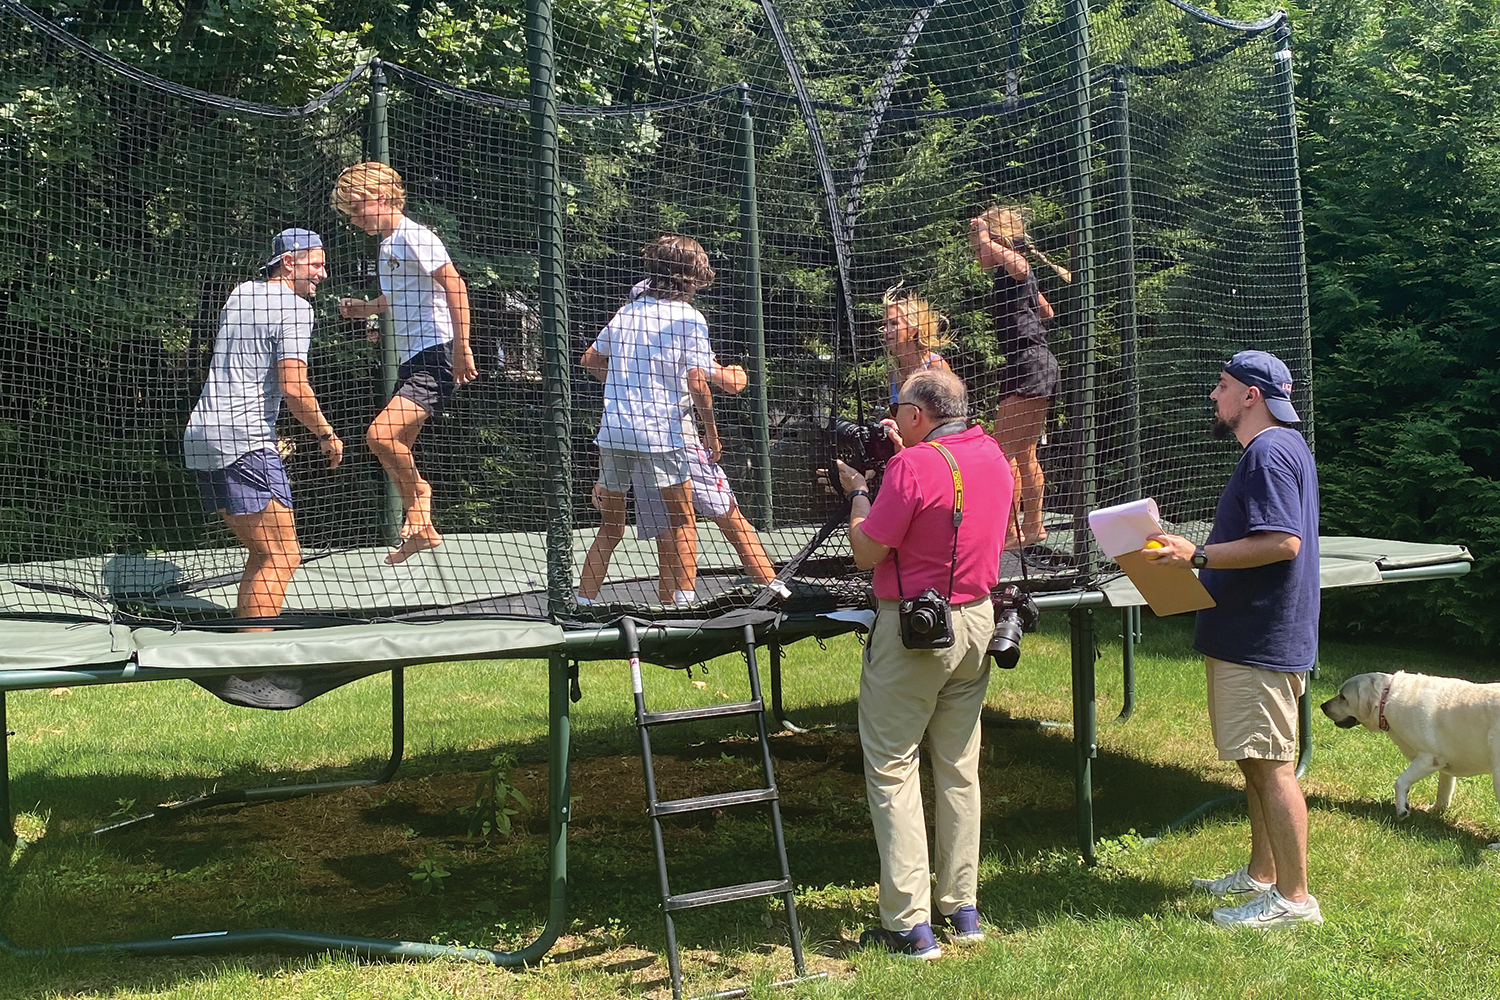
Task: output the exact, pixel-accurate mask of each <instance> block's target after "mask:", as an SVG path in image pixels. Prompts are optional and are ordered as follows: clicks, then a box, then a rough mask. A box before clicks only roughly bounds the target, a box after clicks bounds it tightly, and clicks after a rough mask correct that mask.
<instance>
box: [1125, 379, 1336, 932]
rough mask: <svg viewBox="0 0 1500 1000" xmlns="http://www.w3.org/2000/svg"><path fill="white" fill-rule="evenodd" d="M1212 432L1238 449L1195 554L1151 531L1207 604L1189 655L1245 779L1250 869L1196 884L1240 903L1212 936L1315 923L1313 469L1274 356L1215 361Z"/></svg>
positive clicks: (1181, 541) (1220, 742)
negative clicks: (1301, 770) (1220, 364)
mask: <svg viewBox="0 0 1500 1000" xmlns="http://www.w3.org/2000/svg"><path fill="white" fill-rule="evenodd" d="M1209 398H1210V399H1212V400H1213V403H1214V424H1213V432H1214V437H1216V438H1223V437H1229V436H1231V435H1233V436H1234V438H1235V439H1236V440H1238V441H1239V443H1240V445H1241V446H1242V447H1243V448H1244V449H1245V451H1244V454H1242V455H1241V456H1240V460H1239V464H1238V465H1237V466H1236V467H1235V470H1234V474H1233V475H1232V476H1231V477H1230V479H1229V484H1228V485H1227V486H1226V487H1225V488H1224V492H1223V494H1222V495H1221V496H1220V497H1219V506H1218V508H1217V509H1216V510H1215V512H1214V525H1213V529H1212V530H1211V531H1210V532H1209V534H1208V538H1207V540H1206V541H1205V542H1204V543H1203V544H1201V545H1199V544H1195V543H1194V542H1193V541H1191V540H1190V539H1187V538H1184V537H1183V536H1181V535H1166V534H1162V535H1155V536H1153V539H1152V540H1154V541H1157V542H1159V543H1161V545H1162V548H1159V549H1157V548H1152V549H1143V550H1142V554H1143V555H1144V556H1145V557H1146V558H1147V559H1149V560H1152V561H1154V562H1155V563H1157V564H1158V565H1164V566H1192V567H1194V568H1195V569H1198V570H1199V571H1200V572H1199V579H1200V580H1201V581H1202V582H1203V586H1204V587H1205V588H1207V589H1208V592H1209V594H1211V595H1212V596H1213V599H1214V601H1215V602H1216V606H1215V607H1212V608H1209V609H1207V610H1204V611H1199V612H1198V621H1197V629H1196V632H1195V635H1194V639H1193V647H1194V648H1195V649H1197V650H1198V652H1200V653H1202V654H1203V656H1204V659H1205V661H1206V662H1207V666H1208V718H1209V724H1210V726H1211V728H1212V729H1213V734H1214V744H1215V745H1216V747H1217V748H1218V751H1219V759H1220V760H1232V761H1235V762H1236V763H1237V764H1238V765H1239V768H1240V771H1241V773H1243V774H1244V776H1245V796H1246V799H1247V802H1248V805H1249V811H1250V860H1249V862H1248V863H1246V864H1245V865H1242V866H1241V867H1239V868H1238V869H1236V870H1235V871H1232V872H1230V873H1229V874H1227V875H1223V876H1220V877H1219V878H1212V879H1209V878H1199V879H1194V880H1193V887H1194V888H1196V889H1201V890H1203V891H1206V892H1208V893H1209V894H1211V895H1213V896H1216V897H1226V896H1228V897H1237V899H1238V900H1239V901H1240V905H1231V906H1226V907H1223V908H1220V909H1216V910H1214V911H1213V919H1214V923H1216V924H1218V925H1219V926H1221V927H1254V928H1272V927H1284V926H1290V925H1295V924H1299V923H1315V924H1320V923H1322V922H1323V915H1322V912H1321V911H1320V910H1319V907H1318V901H1317V899H1316V898H1314V897H1313V896H1312V895H1310V894H1309V893H1308V891H1307V800H1306V799H1305V798H1304V797H1303V794H1302V787H1301V785H1299V784H1298V783H1297V775H1296V759H1297V723H1298V700H1299V699H1300V698H1301V697H1302V695H1303V694H1304V693H1305V692H1306V690H1307V673H1308V671H1309V670H1311V669H1312V667H1313V663H1314V661H1315V660H1316V659H1317V652H1318V612H1319V607H1320V592H1319V589H1318V588H1319V584H1318V471H1317V467H1316V465H1315V464H1314V463H1313V456H1312V452H1311V451H1310V450H1309V449H1308V447H1307V442H1306V440H1304V439H1303V437H1302V435H1301V434H1300V433H1298V432H1297V430H1296V429H1295V428H1294V427H1293V426H1292V425H1294V424H1297V423H1300V422H1301V420H1300V418H1299V417H1298V416H1297V411H1296V409H1295V408H1293V406H1292V375H1291V372H1290V371H1288V370H1287V366H1286V365H1285V364H1283V363H1282V361H1281V359H1280V358H1278V357H1276V356H1275V355H1274V354H1267V353H1266V352H1265V351H1241V352H1239V353H1238V354H1236V355H1235V356H1234V357H1232V358H1230V359H1229V360H1228V361H1227V362H1225V363H1224V370H1223V371H1222V372H1221V373H1220V375H1219V384H1218V386H1217V387H1216V388H1215V389H1214V391H1213V392H1212V393H1211V394H1210V396H1209Z"/></svg>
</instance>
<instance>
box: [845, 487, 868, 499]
mask: <svg viewBox="0 0 1500 1000" xmlns="http://www.w3.org/2000/svg"><path fill="white" fill-rule="evenodd" d="M844 496H846V497H848V498H849V499H850V500H853V499H854V498H855V497H866V498H868V497H869V496H870V491H869V490H867V489H865V488H863V487H861V488H859V489H857V490H850V491H849V492H848V493H845V494H844Z"/></svg>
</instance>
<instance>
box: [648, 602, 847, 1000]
mask: <svg viewBox="0 0 1500 1000" xmlns="http://www.w3.org/2000/svg"><path fill="white" fill-rule="evenodd" d="M744 628H745V631H744V635H745V662H746V666H747V668H748V671H749V676H750V700H749V701H744V702H732V703H728V704H723V705H711V706H708V707H706V708H681V709H672V710H670V711H664V712H650V711H647V710H646V698H645V694H644V692H643V690H642V683H641V656H640V649H641V647H640V639H639V637H638V636H637V634H636V627H635V622H634V621H633V620H631V619H629V618H625V619H622V620H621V622H620V631H621V634H622V636H623V638H624V640H625V649H626V653H627V655H628V656H629V657H630V682H631V687H632V689H633V690H634V692H635V720H636V728H637V730H638V731H639V732H640V737H641V761H642V764H643V765H644V768H645V778H646V814H647V816H649V817H650V820H651V840H652V844H653V846H654V847H655V848H656V872H657V876H658V878H659V879H660V881H661V905H662V916H663V918H664V919H665V921H666V928H667V964H668V966H669V967H670V969H671V972H672V997H673V1000H682V963H681V960H680V958H679V956H678V953H677V927H676V924H675V923H674V922H673V915H674V914H676V913H678V912H679V911H682V910H689V909H694V908H696V907H700V906H715V905H718V904H719V903H729V902H733V901H735V900H739V899H757V898H760V897H763V896H780V897H782V899H783V900H784V901H785V902H786V915H787V924H788V926H789V928H790V931H791V945H792V962H793V964H794V965H795V967H796V972H797V974H796V977H795V978H792V979H788V980H785V981H783V982H779V983H775V984H773V985H776V986H786V985H791V984H793V983H798V982H803V981H805V980H808V979H821V978H823V975H822V974H820V975H817V976H809V975H808V973H807V963H806V961H805V960H804V958H803V954H802V932H801V929H800V928H799V927H798V924H797V901H796V898H795V895H794V886H793V884H792V877H791V872H790V870H789V868H788V867H787V859H786V838H785V836H784V834H783V832H782V826H781V801H780V797H779V795H778V792H777V789H776V778H775V774H774V770H773V766H772V763H771V744H770V740H769V738H768V734H767V732H766V706H765V699H764V698H763V697H762V695H761V689H760V671H759V670H758V669H757V667H756V662H755V650H756V641H755V628H754V626H752V625H746V626H745V627H744ZM737 715H753V716H754V717H755V723H756V729H757V732H758V733H759V736H760V748H761V769H762V773H763V775H764V777H765V785H764V787H761V788H750V789H745V790H743V791H737V792H724V793H720V794H717V795H699V796H695V797H693V798H687V799H672V800H662V799H659V798H657V794H656V771H655V766H654V764H653V763H652V758H651V730H652V729H653V728H654V727H656V726H662V725H670V724H672V723H679V722H689V721H694V720H698V719H716V718H725V717H729V716H737ZM758 802H764V803H766V804H767V805H768V806H769V807H770V811H771V830H772V833H773V835H774V837H775V841H776V856H777V861H778V862H779V864H780V866H781V871H780V877H779V878H774V879H767V880H765V881H761V882H746V883H743V884H741V885H728V886H721V887H718V888H714V889H702V890H699V891H697V892H684V893H673V892H672V889H671V882H670V880H669V878H668V875H667V855H666V850H665V847H664V845H663V840H662V826H661V819H662V817H663V816H679V815H683V814H685V813H701V812H710V811H713V810H716V809H727V808H729V807H730V806H738V805H747V804H751V803H758ZM747 992H748V989H735V990H726V991H724V992H721V993H714V994H712V996H713V997H736V996H744V995H745V994H746V993H747Z"/></svg>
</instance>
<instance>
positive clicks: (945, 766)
mask: <svg viewBox="0 0 1500 1000" xmlns="http://www.w3.org/2000/svg"><path fill="white" fill-rule="evenodd" d="M896 606H897V602H896V601H881V602H880V611H879V614H878V615H877V616H876V618H875V628H874V631H873V632H872V633H871V635H870V641H869V644H868V645H867V646H866V647H865V660H864V669H863V671H862V672H861V673H860V679H859V741H860V745H861V747H862V748H863V749H864V758H865V793H866V795H867V797H868V799H869V803H870V819H871V821H872V823H873V825H874V827H875V845H876V847H877V848H878V849H879V851H880V922H881V924H882V925H883V926H884V927H886V928H887V929H889V930H895V931H905V930H911V928H912V927H914V926H916V925H917V924H919V923H922V922H923V921H930V920H931V919H932V899H931V893H932V870H931V868H930V867H929V865H928V859H927V824H926V822H925V820H924V818H923V813H922V786H921V781H920V779H919V777H918V773H917V764H918V759H919V755H918V747H919V745H920V744H921V742H922V734H923V733H924V732H925V733H926V734H927V738H928V744H929V752H930V754H931V756H932V776H933V785H934V788H935V791H936V793H937V803H936V812H935V815H934V823H933V826H934V830H935V836H934V844H933V846H934V851H935V853H936V855H937V866H936V867H937V906H938V910H939V912H941V913H944V914H951V913H952V912H953V911H954V910H956V909H958V907H960V906H963V905H965V904H973V903H974V902H975V896H976V893H977V891H978V883H979V874H978V871H979V712H980V709H981V708H983V707H984V695H985V689H986V688H987V687H988V686H989V679H990V666H989V661H988V660H986V659H985V656H984V651H985V648H986V647H987V646H988V645H989V641H990V634H991V632H993V631H994V628H995V617H994V608H993V606H992V605H991V604H990V600H989V598H988V597H986V598H984V599H982V600H979V601H974V602H973V603H971V604H966V605H963V606H961V607H955V608H954V609H953V631H954V635H955V640H956V641H955V642H954V644H953V645H952V646H951V647H949V648H948V649H907V648H906V647H905V646H903V645H902V644H901V628H900V623H899V620H898V617H897V611H896Z"/></svg>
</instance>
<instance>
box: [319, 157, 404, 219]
mask: <svg viewBox="0 0 1500 1000" xmlns="http://www.w3.org/2000/svg"><path fill="white" fill-rule="evenodd" d="M355 198H371V199H384V201H385V203H386V204H387V205H389V206H390V207H391V208H394V209H395V210H396V211H398V212H401V211H405V209H406V185H404V184H403V183H402V182H401V175H400V174H398V173H396V171H394V170H392V169H391V168H390V167H388V166H386V165H385V164H384V163H376V162H374V161H373V160H372V161H367V162H365V163H356V164H354V166H352V167H345V168H344V169H343V170H342V171H340V172H339V176H338V179H337V180H335V181H334V182H333V195H332V197H330V199H329V200H330V201H331V202H333V207H334V208H335V209H336V210H338V211H340V212H342V213H343V214H345V215H348V214H349V206H350V205H351V204H352V203H353V201H354V199H355Z"/></svg>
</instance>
